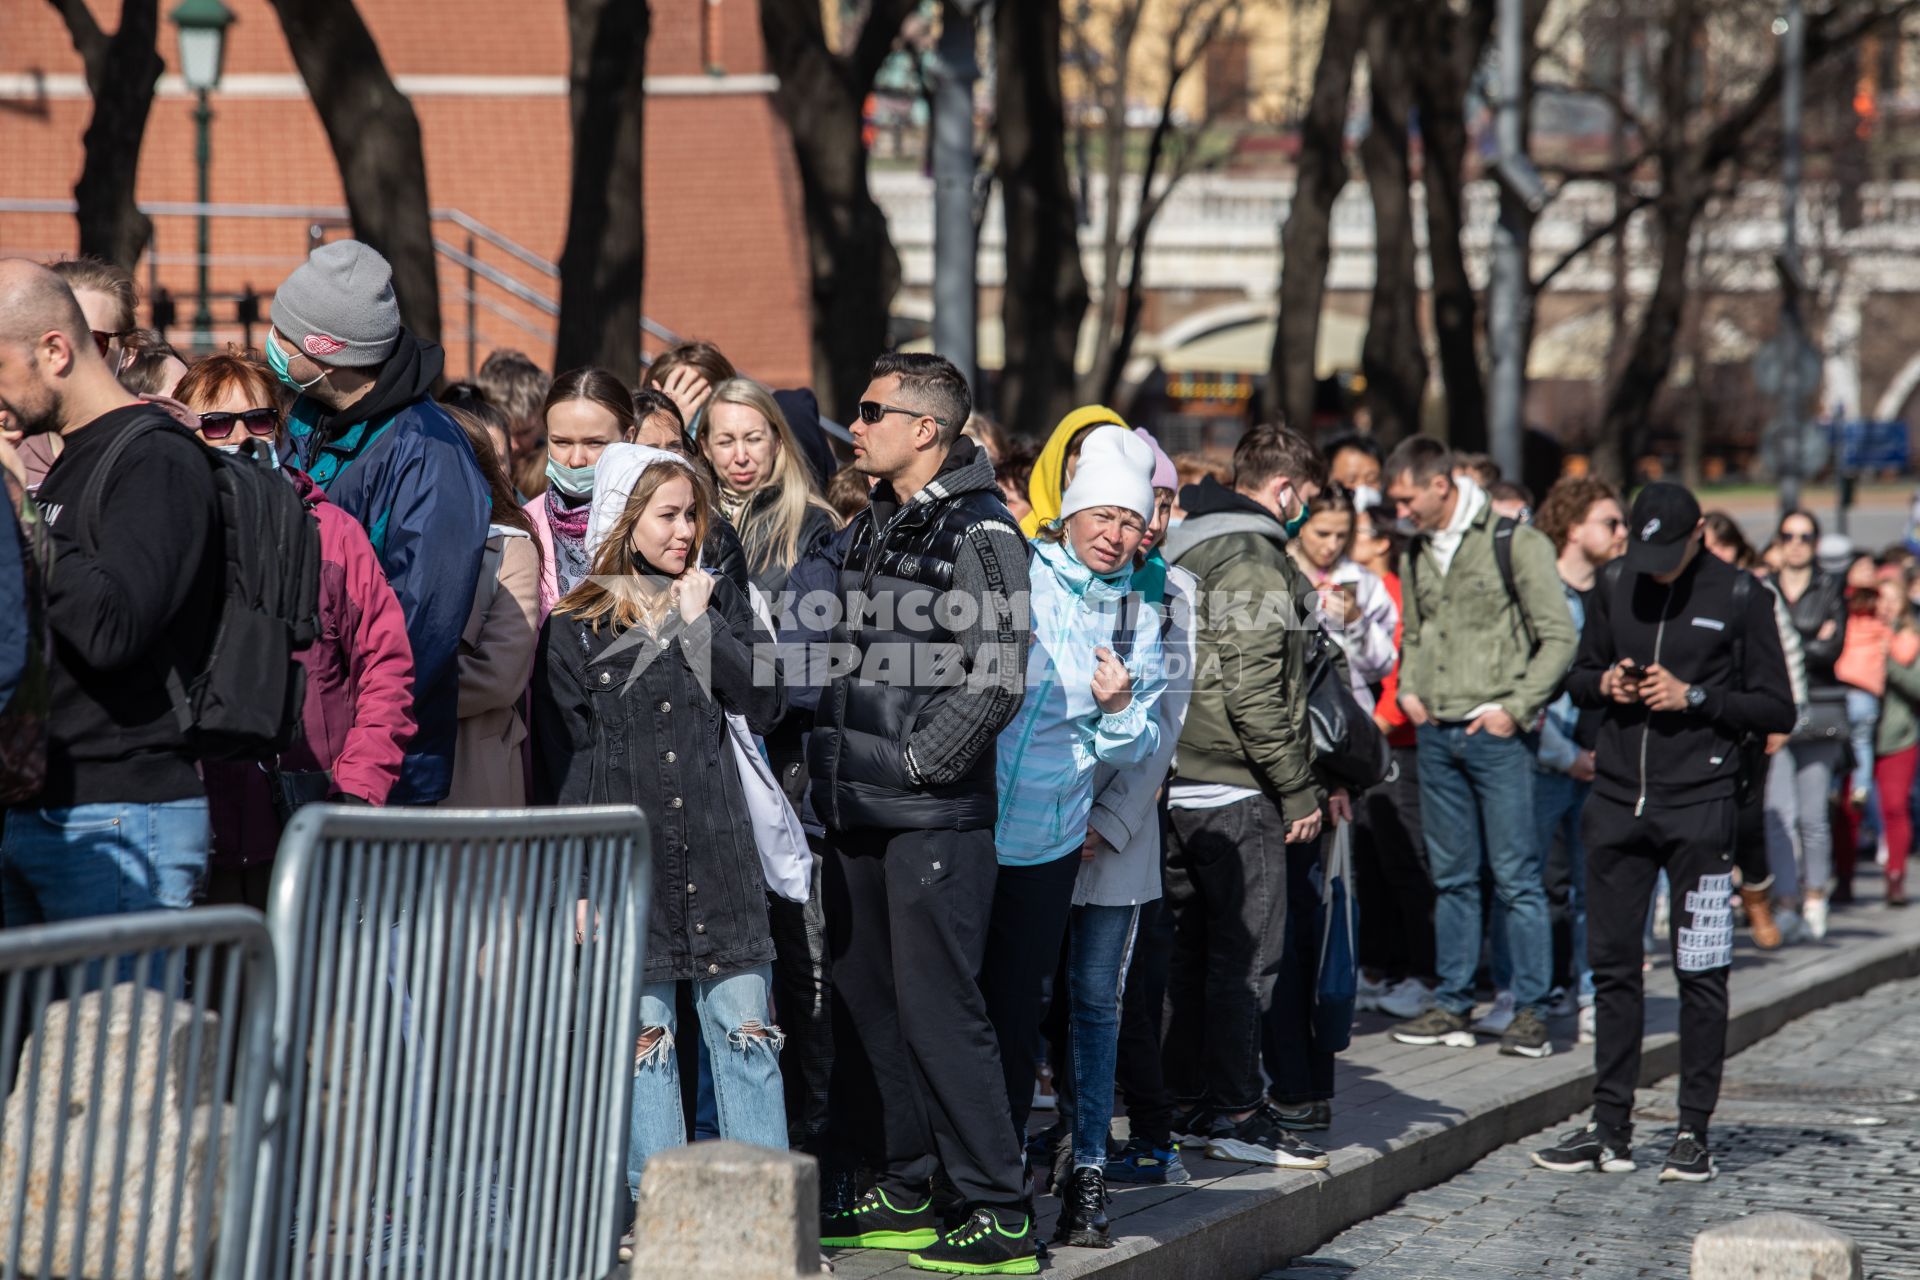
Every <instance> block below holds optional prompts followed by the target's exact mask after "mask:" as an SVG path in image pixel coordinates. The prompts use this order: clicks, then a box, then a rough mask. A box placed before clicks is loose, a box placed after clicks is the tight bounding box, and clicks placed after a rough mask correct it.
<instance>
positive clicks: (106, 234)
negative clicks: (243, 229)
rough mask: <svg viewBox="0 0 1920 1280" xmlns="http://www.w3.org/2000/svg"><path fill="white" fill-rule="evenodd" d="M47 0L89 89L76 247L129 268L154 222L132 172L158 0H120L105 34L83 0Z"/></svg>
mask: <svg viewBox="0 0 1920 1280" xmlns="http://www.w3.org/2000/svg"><path fill="white" fill-rule="evenodd" d="M53 7H54V8H55V9H58V10H59V11H60V16H61V18H62V19H63V20H65V22H66V24H67V34H68V35H69V36H70V37H71V38H72V40H73V48H74V52H76V53H78V54H79V55H80V60H81V61H82V62H83V63H85V64H86V69H87V92H88V93H90V94H91V95H92V96H93V117H92V119H90V120H89V121H88V122H87V133H86V139H85V147H86V158H85V159H84V160H83V161H82V162H81V166H80V181H79V182H77V183H75V184H74V188H73V199H74V204H75V205H76V206H77V207H76V220H77V221H78V223H79V225H80V252H81V253H83V254H86V255H89V256H91V257H95V258H99V259H101V260H102V261H104V262H111V263H113V264H114V265H115V266H118V267H124V268H126V269H127V270H128V271H131V270H133V268H134V264H135V263H137V262H138V261H139V260H140V255H141V253H142V252H144V251H145V250H146V247H147V242H148V240H150V239H151V238H152V236H153V223H152V222H151V221H149V220H148V218H147V215H146V214H144V213H141V212H140V208H139V206H138V205H136V204H135V203H134V179H135V178H136V177H137V176H138V174H139V170H140V146H141V144H142V143H143V142H144V141H145V139H146V133H147V116H148V115H149V113H150V112H151V111H152V108H153V90H154V86H155V85H156V84H158V83H159V80H160V72H161V70H162V66H163V64H162V62H161V59H160V54H159V51H158V50H157V48H156V47H155V46H156V43H157V41H158V40H159V26H160V17H159V8H160V6H159V4H158V3H157V0H123V3H122V4H121V6H120V25H119V26H118V27H117V28H115V30H114V33H113V34H112V35H111V36H109V35H107V34H105V33H104V32H102V31H101V30H100V27H99V24H98V23H96V22H95V21H94V19H93V15H92V13H91V12H90V11H89V10H88V9H87V6H86V3H85V0H53Z"/></svg>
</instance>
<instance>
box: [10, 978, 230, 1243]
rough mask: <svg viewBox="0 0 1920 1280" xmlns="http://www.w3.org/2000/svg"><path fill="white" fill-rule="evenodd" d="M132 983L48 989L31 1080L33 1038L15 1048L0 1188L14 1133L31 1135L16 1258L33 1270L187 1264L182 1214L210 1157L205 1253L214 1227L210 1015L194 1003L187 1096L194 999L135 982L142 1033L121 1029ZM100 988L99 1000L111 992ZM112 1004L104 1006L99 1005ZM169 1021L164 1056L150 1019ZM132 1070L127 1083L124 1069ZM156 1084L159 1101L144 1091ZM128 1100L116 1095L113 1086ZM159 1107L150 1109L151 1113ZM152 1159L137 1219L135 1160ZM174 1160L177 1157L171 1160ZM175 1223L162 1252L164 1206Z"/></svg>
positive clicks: (187, 1216) (187, 1212)
mask: <svg viewBox="0 0 1920 1280" xmlns="http://www.w3.org/2000/svg"><path fill="white" fill-rule="evenodd" d="M135 990H136V988H135V986H134V984H133V983H130V982H128V983H121V984H120V985H118V986H116V987H113V988H112V989H111V990H109V991H104V992H102V991H92V992H88V993H87V994H86V995H83V996H81V997H79V998H78V999H77V1000H56V1001H53V1002H52V1003H50V1004H49V1005H48V1006H47V1012H46V1017H45V1019H44V1020H43V1021H42V1023H41V1025H40V1026H39V1027H38V1028H37V1029H36V1030H35V1031H34V1033H33V1038H34V1039H37V1040H38V1041H39V1044H40V1082H39V1084H40V1087H39V1089H38V1091H37V1092H36V1093H34V1094H32V1095H29V1094H28V1092H27V1086H28V1083H29V1081H28V1070H27V1064H28V1062H29V1061H30V1059H31V1053H32V1047H33V1042H32V1040H29V1042H28V1043H27V1045H26V1046H25V1047H24V1049H23V1052H22V1053H21V1057H20V1066H19V1073H18V1076H17V1077H16V1080H15V1083H14V1089H13V1094H12V1095H11V1096H10V1097H9V1098H8V1099H7V1106H6V1127H5V1136H4V1147H3V1148H0V1194H8V1193H11V1191H12V1189H13V1187H14V1185H15V1183H16V1181H17V1180H18V1179H19V1177H20V1161H21V1157H22V1154H23V1153H22V1150H21V1147H22V1144H23V1143H26V1142H28V1141H29V1135H28V1132H27V1125H28V1121H29V1118H31V1121H32V1126H33V1130H32V1134H31V1139H30V1141H31V1145H30V1146H29V1147H28V1148H27V1150H26V1151H25V1153H24V1155H25V1157H26V1164H27V1168H26V1186H25V1192H24V1193H25V1198H26V1208H25V1214H24V1216H23V1218H22V1220H21V1226H20V1268H21V1271H22V1273H23V1274H26V1275H35V1276H72V1277H74V1280H136V1278H138V1280H146V1278H147V1277H159V1276H186V1275H192V1274H194V1272H195V1270H196V1262H198V1263H200V1264H201V1265H202V1266H204V1265H205V1263H206V1262H207V1261H208V1260H209V1258H208V1256H201V1257H198V1258H196V1250H195V1248H194V1242H193V1235H194V1222H193V1215H194V1213H195V1212H196V1211H197V1208H198V1203H197V1194H198V1191H199V1188H200V1186H201V1185H202V1182H203V1180H204V1179H205V1178H206V1176H207V1173H208V1169H207V1165H208V1162H209V1161H215V1162H217V1163H216V1165H215V1167H214V1169H213V1170H212V1174H213V1183H214V1186H213V1191H212V1204H211V1206H210V1216H209V1221H208V1225H207V1236H206V1241H205V1243H206V1245H207V1253H208V1255H210V1253H211V1246H212V1243H213V1241H214V1240H215V1239H216V1238H217V1236H218V1234H219V1230H220V1195H221V1191H222V1189H223V1188H224V1186H225V1182H226V1167H225V1158H226V1149H225V1143H224V1140H223V1142H222V1143H221V1145H220V1147H219V1148H218V1149H216V1148H215V1147H214V1144H213V1142H212V1125H213V1122H214V1102H213V1075H214V1061H215V1054H216V1052H217V1050H218V1048H219V1045H220V1028H219V1019H218V1018H217V1017H216V1016H215V1015H213V1014H212V1013H208V1014H206V1015H205V1021H204V1023H203V1024H202V1034H201V1044H200V1061H199V1063H198V1066H199V1075H198V1083H197V1087H196V1089H195V1093H196V1095H197V1096H196V1097H193V1098H187V1097H185V1096H184V1094H185V1091H186V1079H187V1070H188V1065H189V1063H188V1059H189V1054H190V1053H191V1049H192V1046H191V1043H190V1042H191V1038H192V1031H193V1019H194V1012H193V1006H192V1005H191V1004H186V1003H182V1002H179V1001H175V1002H173V1003H172V1006H171V1013H170V1014H168V1013H167V1012H166V1008H167V1001H166V998H165V996H164V995H162V994H161V993H160V992H157V991H153V990H151V989H149V990H147V991H145V992H143V993H141V1009H140V1035H139V1038H138V1041H137V1042H136V1041H135V1039H134V1035H133V999H134V993H135ZM109 1002H110V1003H109ZM109 1015H110V1016H109ZM70 1021H71V1024H72V1028H73V1037H74V1039H73V1066H72V1080H71V1081H70V1082H69V1085H68V1088H67V1092H66V1094H65V1095H64V1096H62V1094H61V1091H60V1076H61V1074H62V1063H63V1061H64V1060H65V1057H66V1038H67V1034H68V1024H69V1022H70ZM169 1024H170V1029H169V1030H167V1045H166V1056H165V1058H164V1059H163V1058H162V1057H161V1045H160V1041H161V1033H162V1030H163V1028H166V1027H168V1025H169ZM96 1060H97V1061H98V1062H99V1063H100V1068H101V1070H100V1087H99V1090H98V1091H97V1092H96V1091H95V1090H94V1087H93V1072H94V1063H95V1061H96ZM129 1076H131V1077H132V1080H131V1089H130V1090H129V1089H128V1077H129ZM156 1095H158V1102H159V1105H158V1107H157V1108H156V1106H155V1100H156ZM123 1098H125V1099H126V1100H127V1103H128V1105H126V1106H125V1107H123V1105H122V1099H123ZM62 1108H64V1109H65V1114H66V1125H67V1128H66V1143H65V1150H64V1155H63V1157H62V1159H61V1164H60V1181H59V1184H58V1185H57V1186H56V1185H55V1184H54V1181H53V1163H54V1154H55V1148H56V1143H55V1141H54V1138H55V1135H56V1131H57V1128H58V1125H59V1115H60V1112H61V1110H62ZM156 1112H157V1114H156ZM90 1123H91V1124H97V1125H98V1130H97V1134H98V1136H97V1137H96V1139H95V1142H96V1146H95V1148H94V1157H93V1169H92V1176H91V1177H90V1178H89V1177H88V1176H87V1170H86V1169H85V1168H83V1167H82V1166H83V1163H84V1161H85V1158H86V1133H87V1127H88V1125H89V1124H90ZM122 1132H124V1133H125V1135H126V1136H125V1139H124V1141H125V1143H126V1155H125V1165H124V1169H125V1172H124V1174H118V1173H117V1170H116V1168H115V1165H114V1156H115V1153H116V1148H117V1146H118V1144H119V1143H120V1141H121V1140H122V1139H121V1136H120V1135H121V1134H122ZM220 1132H221V1134H222V1135H223V1139H224V1137H225V1136H226V1135H231V1134H232V1132H233V1117H232V1108H231V1107H228V1106H225V1105H222V1107H221V1115H220ZM149 1159H151V1160H152V1161H153V1208H152V1213H151V1215H150V1216H149V1217H148V1220H147V1221H146V1223H145V1224H142V1222H141V1220H140V1208H141V1201H142V1199H143V1193H144V1192H145V1190H146V1186H147V1180H146V1169H147V1162H148V1160H149ZM183 1166H184V1167H183ZM176 1170H178V1171H179V1176H180V1193H179V1203H178V1205H175V1203H174V1179H175V1176H176ZM116 1190H117V1191H118V1193H119V1198H120V1203H119V1217H118V1219H117V1220H116V1221H114V1222H112V1223H110V1224H109V1221H108V1217H107V1210H108V1207H109V1205H110V1204H111V1203H112V1200H113V1196H114V1193H115V1191H116ZM49 1217H52V1219H53V1222H52V1226H53V1240H52V1250H51V1254H50V1256H49V1257H47V1258H43V1257H42V1256H41V1248H42V1241H43V1240H44V1238H45V1236H44V1232H45V1229H46V1227H47V1225H48V1222H47V1219H48V1218H49ZM176 1219H177V1220H178V1222H179V1224H180V1225H179V1233H178V1236H177V1238H175V1241H174V1248H173V1254H172V1257H171V1258H169V1257H168V1256H167V1242H168V1239H169V1231H170V1229H171V1227H172V1224H173V1223H174V1221H175V1220H176ZM83 1222H84V1223H85V1224H86V1227H87V1232H86V1243H85V1247H84V1248H83V1250H82V1251H81V1255H80V1268H79V1270H78V1271H69V1270H68V1263H69V1259H70V1258H71V1256H72V1249H73V1241H74V1236H75V1234H76V1233H77V1232H78V1230H79V1228H80V1225H81V1224H82V1223H83ZM143 1225H144V1226H145V1228H146V1232H147V1260H146V1264H145V1266H144V1267H142V1266H141V1265H140V1262H139V1259H138V1257H137V1256H136V1253H137V1246H138V1241H139V1238H140V1234H141V1228H142V1226H143ZM12 1227H13V1212H12V1209H11V1207H10V1206H7V1205H0V1258H4V1257H5V1256H7V1252H8V1250H9V1249H10V1248H11V1246H12V1244H13V1239H12ZM109 1227H111V1230H109ZM109 1235H111V1236H112V1237H113V1238H114V1240H115V1244H114V1264H113V1270H112V1272H111V1273H110V1274H109V1273H108V1271H107V1269H106V1250H107V1241H108V1238H109Z"/></svg>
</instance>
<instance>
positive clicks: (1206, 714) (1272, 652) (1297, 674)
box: [1165, 478, 1327, 822]
mask: <svg viewBox="0 0 1920 1280" xmlns="http://www.w3.org/2000/svg"><path fill="white" fill-rule="evenodd" d="M1180 504H1181V506H1183V507H1184V508H1185V509H1186V511H1187V517H1186V519H1185V520H1183V521H1182V522H1181V523H1180V525H1179V527H1178V528H1176V529H1173V530H1172V531H1171V532H1170V533H1169V534H1168V536H1167V543H1166V548H1165V555H1166V558H1167V560H1168V561H1170V562H1171V563H1173V564H1177V565H1179V566H1180V567H1181V568H1183V569H1185V570H1187V571H1188V572H1190V573H1192V574H1193V575H1194V576H1195V577H1196V578H1198V579H1199V580H1200V588H1199V607H1198V608H1197V610H1196V617H1195V620H1194V621H1195V631H1196V635H1197V640H1198V643H1197V646H1196V667H1195V671H1194V675H1193V699H1192V701H1191V702H1190V703H1189V704H1188V706H1187V721H1186V725H1185V726H1184V728H1183V729H1182V730H1181V733H1180V747H1179V751H1178V754H1177V755H1176V756H1175V758H1174V774H1175V777H1176V778H1177V780H1178V781H1181V782H1213V783H1224V784H1226V785H1229V786H1236V787H1255V788H1260V789H1262V790H1264V791H1266V792H1267V794H1268V795H1269V796H1270V797H1272V798H1273V800H1274V802H1275V803H1276V804H1277V805H1278V806H1279V808H1280V812H1281V814H1282V816H1284V817H1285V818H1286V820H1287V821H1288V822H1297V821H1299V820H1300V819H1301V818H1304V817H1306V816H1307V815H1309V814H1311V813H1313V812H1314V811H1315V810H1316V809H1318V808H1319V807H1320V806H1321V805H1322V804H1324V803H1325V802H1326V798H1327V795H1326V790H1325V788H1324V787H1322V786H1321V785H1320V783H1319V782H1318V781H1317V780H1316V779H1315V777H1314V775H1313V738H1312V733H1311V731H1310V730H1309V728H1308V725H1307V698H1306V684H1305V680H1304V675H1303V673H1304V668H1305V665H1306V638H1307V632H1306V631H1304V630H1302V629H1301V627H1300V620H1301V619H1302V618H1303V617H1304V616H1306V614H1307V612H1308V610H1309V609H1310V606H1311V605H1312V602H1313V587H1312V585H1311V584H1310V583H1308V581H1307V579H1306V577H1305V575H1303V574H1302V573H1301V572H1300V570H1299V569H1298V568H1296V567H1295V566H1294V563H1293V561H1292V559H1291V558H1290V557H1289V556H1288V555H1287V552H1286V544H1287V535H1286V530H1285V529H1284V528H1283V527H1282V526H1281V524H1280V522H1279V521H1278V520H1276V519H1274V518H1273V516H1272V515H1270V514H1269V513H1268V512H1267V511H1266V510H1265V509H1264V508H1262V507H1260V506H1259V505H1258V504H1256V503H1254V502H1253V501H1251V500H1250V499H1247V498H1243V497H1240V496H1239V495H1238V494H1235V493H1232V492H1231V491H1229V490H1227V489H1226V488H1224V487H1222V486H1221V485H1220V484H1219V483H1218V482H1217V481H1214V480H1212V479H1211V478H1209V479H1207V480H1205V481H1203V482H1202V483H1200V484H1198V485H1189V486H1187V487H1186V488H1185V489H1183V490H1182V491H1181V494H1180Z"/></svg>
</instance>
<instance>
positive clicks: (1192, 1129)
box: [1173, 1107, 1233, 1151]
mask: <svg viewBox="0 0 1920 1280" xmlns="http://www.w3.org/2000/svg"><path fill="white" fill-rule="evenodd" d="M1232 1130H1233V1121H1231V1120H1229V1119H1227V1118H1226V1117H1225V1116H1222V1115H1219V1114H1218V1113H1216V1112H1212V1111H1209V1110H1207V1109H1206V1108H1205V1107H1195V1108H1194V1109H1193V1110H1191V1111H1176V1112H1174V1113H1173V1142H1174V1145H1175V1146H1178V1147H1185V1148H1187V1149H1188V1150H1189V1151H1193V1150H1197V1149H1199V1148H1201V1147H1204V1146H1206V1145H1207V1144H1208V1143H1209V1142H1212V1141H1213V1140H1214V1139H1215V1138H1217V1137H1219V1136H1220V1135H1221V1134H1223V1133H1229V1132H1231V1131H1232Z"/></svg>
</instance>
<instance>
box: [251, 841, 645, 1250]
mask: <svg viewBox="0 0 1920 1280" xmlns="http://www.w3.org/2000/svg"><path fill="white" fill-rule="evenodd" d="M650 874H651V873H650V870H649V863H648V857H647V837H646V827H645V820H644V819H643V818H642V816H641V814H640V811H639V810H638V809H634V808H630V807H629V808H593V809H545V810H539V811H500V810H493V811H464V812H463V811H454V810H425V811H411V812H409V811H399V810H369V809H359V808H343V807H337V806H328V805H322V806H311V807H309V808H307V809H303V810H302V811H301V812H300V813H298V814H297V815H295V817H294V819H293V821H292V822H291V824H290V825H289V826H288V829H287V832H286V835H285V837H284V839H283V840H282V843H281V846H280V852H279V855H278V862H277V865H276V868H275V871H274V882H273V896H272V904H271V911H270V913H269V915H270V922H271V924H270V927H271V930H272V936H273V945H274V950H275V952H276V954H277V955H278V956H279V957H280V976H279V996H278V1006H277V1008H278V1014H277V1023H276V1029H275V1035H274V1043H275V1046H276V1054H277V1058H278V1061H277V1064H276V1076H277V1087H276V1090H275V1093H274V1096H273V1097H272V1098H271V1099H270V1100H269V1105H268V1129H267V1135H266V1150H267V1153H268V1155H267V1158H266V1160H265V1161H264V1164H263V1167H262V1170H261V1174H260V1176H259V1178H258V1186H259V1192H260V1193H259V1195H258V1197H257V1198H256V1202H255V1206H254V1212H255V1235H256V1237H257V1239H258V1240H259V1241H260V1243H261V1251H260V1256H259V1259H258V1261H259V1264H260V1270H259V1272H258V1274H260V1275H263V1276H267V1277H272V1278H273V1280H282V1278H284V1277H308V1276H325V1277H329V1278H339V1277H347V1276H359V1275H367V1274H372V1273H375V1272H379V1273H382V1274H385V1275H391V1276H407V1277H411V1276H422V1277H436V1278H437V1277H456V1276H458V1277H461V1278H462V1280H464V1278H465V1277H476V1278H479V1277H486V1278H488V1280H493V1278H498V1280H518V1278H519V1277H527V1278H529V1280H531V1278H533V1277H540V1278H541V1280H546V1278H548V1277H556V1278H570V1277H581V1278H582V1280H585V1278H589V1277H592V1278H597V1277H600V1276H603V1275H606V1274H608V1273H609V1272H611V1271H612V1270H613V1269H614V1267H615V1265H616V1261H617V1250H618V1244H619V1238H620V1236H621V1234H622V1232H623V1230H624V1229H625V1226H626V1221H627V1215H628V1211H629V1203H628V1199H627V1190H626V1147H627V1118H628V1112H629V1109H630V1107H631V1096H632V1095H631V1090H632V1072H633V1053H634V1042H635V1036H636V1033H637V1030H638V1027H637V1018H638V1006H639V984H640V977H641V969H640V965H641V954H642V950H643V947H644V944H645V940H646V921H647V899H648V891H649V888H650V881H649V876H650Z"/></svg>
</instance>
